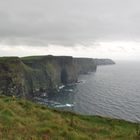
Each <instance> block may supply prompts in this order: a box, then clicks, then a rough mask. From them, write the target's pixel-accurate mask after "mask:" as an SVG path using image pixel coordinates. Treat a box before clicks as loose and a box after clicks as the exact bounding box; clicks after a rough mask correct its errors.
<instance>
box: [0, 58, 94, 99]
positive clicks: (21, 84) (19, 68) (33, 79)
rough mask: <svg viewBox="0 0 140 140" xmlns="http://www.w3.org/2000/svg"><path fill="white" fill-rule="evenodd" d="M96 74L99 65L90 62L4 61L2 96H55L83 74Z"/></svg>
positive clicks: (0, 82)
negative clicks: (59, 90) (45, 94)
mask: <svg viewBox="0 0 140 140" xmlns="http://www.w3.org/2000/svg"><path fill="white" fill-rule="evenodd" d="M95 70H96V64H95V61H94V60H93V59H90V58H73V57H71V56H31V57H24V58H18V57H1V58H0V94H6V95H16V96H24V97H28V96H29V97H30V96H34V95H35V96H36V95H37V96H40V95H41V93H42V94H44V93H54V92H55V91H57V89H58V88H59V86H61V85H62V84H63V85H66V84H71V83H75V82H77V80H78V75H79V74H85V73H88V72H92V71H95Z"/></svg>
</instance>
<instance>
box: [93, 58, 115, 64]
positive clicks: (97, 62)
mask: <svg viewBox="0 0 140 140" xmlns="http://www.w3.org/2000/svg"><path fill="white" fill-rule="evenodd" d="M94 61H95V63H96V65H114V64H115V62H114V61H113V60H111V59H94Z"/></svg>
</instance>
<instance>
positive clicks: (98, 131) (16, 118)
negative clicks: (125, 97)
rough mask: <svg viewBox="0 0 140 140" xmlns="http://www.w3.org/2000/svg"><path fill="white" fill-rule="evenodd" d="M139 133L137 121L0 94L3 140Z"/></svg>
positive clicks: (109, 139)
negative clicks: (80, 111) (97, 114)
mask: <svg viewBox="0 0 140 140" xmlns="http://www.w3.org/2000/svg"><path fill="white" fill-rule="evenodd" d="M139 135H140V131H139V125H138V124H135V123H130V122H126V121H123V120H116V119H109V118H102V117H98V116H82V115H76V114H74V113H71V112H64V111H57V110H53V109H49V108H47V107H45V106H43V105H39V104H35V103H32V102H30V101H27V100H24V99H18V98H15V97H5V96H0V139H1V140H133V139H134V140H135V139H139V138H140V137H139Z"/></svg>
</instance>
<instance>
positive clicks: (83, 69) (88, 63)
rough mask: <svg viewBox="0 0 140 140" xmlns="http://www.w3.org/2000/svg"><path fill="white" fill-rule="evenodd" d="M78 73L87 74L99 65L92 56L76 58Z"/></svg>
mask: <svg viewBox="0 0 140 140" xmlns="http://www.w3.org/2000/svg"><path fill="white" fill-rule="evenodd" d="M74 63H75V65H76V69H77V73H78V74H87V73H88V72H93V71H96V69H97V65H96V63H95V61H94V60H93V59H92V58H74Z"/></svg>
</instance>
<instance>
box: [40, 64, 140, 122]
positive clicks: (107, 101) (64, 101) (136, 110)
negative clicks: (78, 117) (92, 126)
mask: <svg viewBox="0 0 140 140" xmlns="http://www.w3.org/2000/svg"><path fill="white" fill-rule="evenodd" d="M79 81H80V83H77V84H76V85H69V86H67V87H64V88H62V89H60V91H59V92H58V93H57V94H55V95H54V96H49V97H42V98H41V99H39V100H38V102H40V103H44V104H47V105H48V106H50V107H55V108H59V109H67V110H72V111H75V112H76V113H80V114H85V115H100V116H106V117H113V118H118V119H124V120H129V121H133V122H139V121H140V62H133V61H132V62H121V61H120V62H116V65H110V66H99V67H98V68H97V72H95V73H90V74H88V75H81V76H80V77H79Z"/></svg>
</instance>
